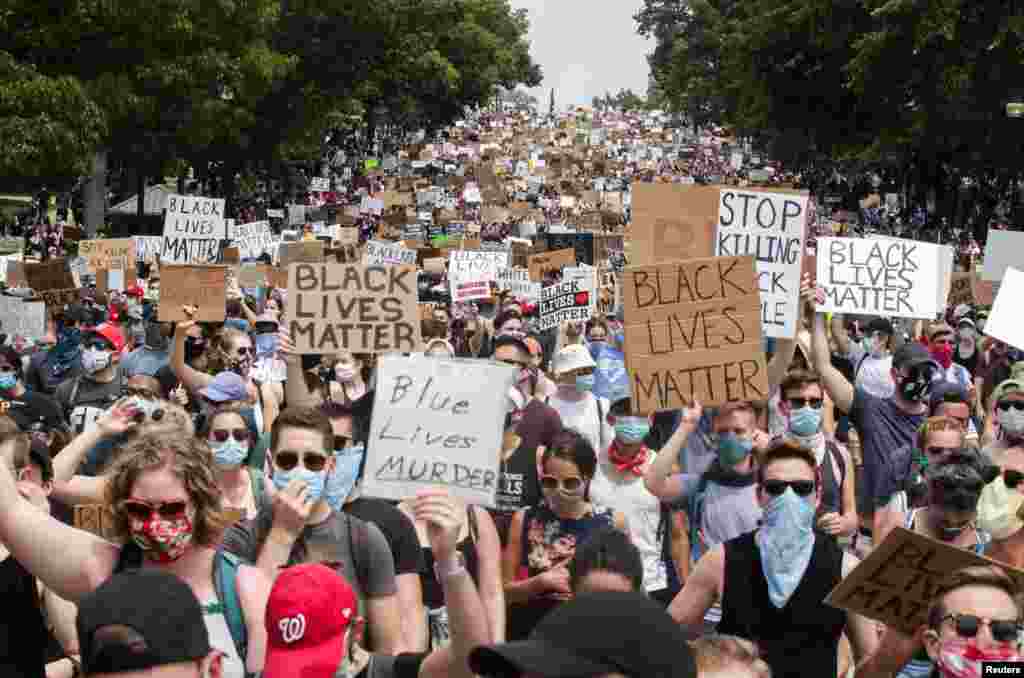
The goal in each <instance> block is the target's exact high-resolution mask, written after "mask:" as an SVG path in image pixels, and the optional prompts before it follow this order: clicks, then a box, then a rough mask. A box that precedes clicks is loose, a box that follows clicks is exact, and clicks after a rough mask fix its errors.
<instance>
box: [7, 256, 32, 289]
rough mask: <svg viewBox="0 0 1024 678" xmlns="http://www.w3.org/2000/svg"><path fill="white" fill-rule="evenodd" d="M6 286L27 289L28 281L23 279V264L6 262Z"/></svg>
mask: <svg viewBox="0 0 1024 678" xmlns="http://www.w3.org/2000/svg"><path fill="white" fill-rule="evenodd" d="M7 286H8V287H28V281H27V280H26V278H25V264H24V263H23V262H20V261H8V262H7Z"/></svg>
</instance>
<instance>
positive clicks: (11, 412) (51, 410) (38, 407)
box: [3, 391, 64, 431]
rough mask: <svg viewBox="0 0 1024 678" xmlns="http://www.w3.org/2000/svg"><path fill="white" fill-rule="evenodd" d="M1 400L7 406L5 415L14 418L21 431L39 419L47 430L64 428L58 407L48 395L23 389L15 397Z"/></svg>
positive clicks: (27, 428)
mask: <svg viewBox="0 0 1024 678" xmlns="http://www.w3.org/2000/svg"><path fill="white" fill-rule="evenodd" d="M3 402H4V404H5V407H7V415H8V416H10V417H11V418H12V419H14V421H15V422H16V423H17V424H18V428H20V429H21V430H22V431H27V430H29V428H30V427H31V426H32V425H33V424H35V423H36V422H38V421H40V420H42V422H43V427H44V429H45V430H47V431H51V430H54V429H62V428H64V417H63V416H62V415H61V412H60V407H58V406H57V401H55V400H54V399H53V398H51V397H50V396H48V395H43V394H42V393H34V392H32V391H25V392H24V393H22V394H21V395H20V396H18V397H17V398H4V399H3Z"/></svg>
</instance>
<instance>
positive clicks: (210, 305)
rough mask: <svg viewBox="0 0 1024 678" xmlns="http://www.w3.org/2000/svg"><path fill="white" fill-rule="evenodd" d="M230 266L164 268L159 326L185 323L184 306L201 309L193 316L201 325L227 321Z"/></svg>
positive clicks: (179, 265) (176, 266)
mask: <svg viewBox="0 0 1024 678" xmlns="http://www.w3.org/2000/svg"><path fill="white" fill-rule="evenodd" d="M227 271H228V267H227V266H199V265H191V264H184V265H182V264H164V265H163V266H161V267H160V305H159V307H158V309H157V317H158V318H159V319H160V322H171V321H174V322H182V321H185V320H188V319H189V318H188V316H187V315H185V312H184V311H183V310H182V307H183V306H198V307H199V310H198V311H197V312H196V314H195V315H194V316H193V318H194V319H195V320H198V321H200V322H220V321H222V320H224V315H225V314H224V310H225V309H224V306H225V304H226V303H227Z"/></svg>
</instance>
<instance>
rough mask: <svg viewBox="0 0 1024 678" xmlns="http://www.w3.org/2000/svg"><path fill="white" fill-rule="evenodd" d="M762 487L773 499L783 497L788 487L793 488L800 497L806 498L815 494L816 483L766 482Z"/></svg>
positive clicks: (797, 481) (808, 481)
mask: <svg viewBox="0 0 1024 678" xmlns="http://www.w3.org/2000/svg"><path fill="white" fill-rule="evenodd" d="M761 487H763V488H764V491H765V492H767V493H768V494H770V495H772V496H773V497H779V496H782V493H783V492H785V491H786V488H787V487H792V488H793V491H794V492H796V494H797V495H798V496H800V497H806V496H808V495H810V494H811V493H812V492H814V481H813V480H766V481H764V482H763V483H761Z"/></svg>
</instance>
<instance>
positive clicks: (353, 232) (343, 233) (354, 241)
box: [336, 226, 359, 245]
mask: <svg viewBox="0 0 1024 678" xmlns="http://www.w3.org/2000/svg"><path fill="white" fill-rule="evenodd" d="M336 233H337V236H338V242H339V243H341V244H342V245H358V244H359V229H358V228H356V227H354V226H338V230H337V231H336Z"/></svg>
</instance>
